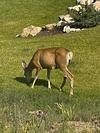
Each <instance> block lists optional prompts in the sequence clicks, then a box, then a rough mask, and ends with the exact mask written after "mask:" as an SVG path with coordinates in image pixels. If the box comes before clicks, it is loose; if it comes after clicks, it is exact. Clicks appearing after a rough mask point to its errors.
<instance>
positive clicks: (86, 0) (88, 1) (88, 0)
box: [77, 0, 93, 5]
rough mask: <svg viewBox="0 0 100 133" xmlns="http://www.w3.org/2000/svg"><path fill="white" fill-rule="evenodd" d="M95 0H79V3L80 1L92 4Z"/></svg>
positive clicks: (84, 3)
mask: <svg viewBox="0 0 100 133" xmlns="http://www.w3.org/2000/svg"><path fill="white" fill-rule="evenodd" d="M92 2H93V0H77V3H80V4H82V5H86V3H87V4H88V5H90V4H92Z"/></svg>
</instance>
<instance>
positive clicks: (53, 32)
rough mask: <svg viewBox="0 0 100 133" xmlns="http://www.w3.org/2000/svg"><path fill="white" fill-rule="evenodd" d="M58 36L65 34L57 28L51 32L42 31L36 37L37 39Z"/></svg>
mask: <svg viewBox="0 0 100 133" xmlns="http://www.w3.org/2000/svg"><path fill="white" fill-rule="evenodd" d="M56 34H64V33H63V32H62V31H61V30H59V29H56V28H55V29H54V30H51V31H48V30H42V31H40V33H38V34H37V35H36V36H37V37H40V36H51V35H56Z"/></svg>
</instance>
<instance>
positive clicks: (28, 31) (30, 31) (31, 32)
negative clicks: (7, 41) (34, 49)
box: [16, 25, 42, 37]
mask: <svg viewBox="0 0 100 133" xmlns="http://www.w3.org/2000/svg"><path fill="white" fill-rule="evenodd" d="M41 30H42V28H41V27H36V26H33V25H30V26H28V27H26V28H24V29H23V31H22V33H21V34H19V35H16V37H19V36H21V37H28V36H29V35H31V36H33V37H34V36H36V35H37V34H38V33H39V32H40V31H41Z"/></svg>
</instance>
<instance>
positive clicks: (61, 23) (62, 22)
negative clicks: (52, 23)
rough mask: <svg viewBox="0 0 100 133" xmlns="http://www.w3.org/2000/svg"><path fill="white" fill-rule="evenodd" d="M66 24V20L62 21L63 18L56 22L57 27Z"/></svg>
mask: <svg viewBox="0 0 100 133" xmlns="http://www.w3.org/2000/svg"><path fill="white" fill-rule="evenodd" d="M66 24H67V22H66V21H63V20H60V21H59V22H58V23H57V27H63V26H65V25H66Z"/></svg>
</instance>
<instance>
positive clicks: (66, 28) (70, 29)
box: [63, 26, 83, 33]
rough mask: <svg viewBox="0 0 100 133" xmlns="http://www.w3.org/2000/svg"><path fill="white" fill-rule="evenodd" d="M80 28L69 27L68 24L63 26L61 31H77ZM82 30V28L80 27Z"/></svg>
mask: <svg viewBox="0 0 100 133" xmlns="http://www.w3.org/2000/svg"><path fill="white" fill-rule="evenodd" d="M80 30H81V29H79V28H77V29H76V28H70V26H64V28H63V32H65V33H69V32H77V31H80ZM82 30H83V29H82Z"/></svg>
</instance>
